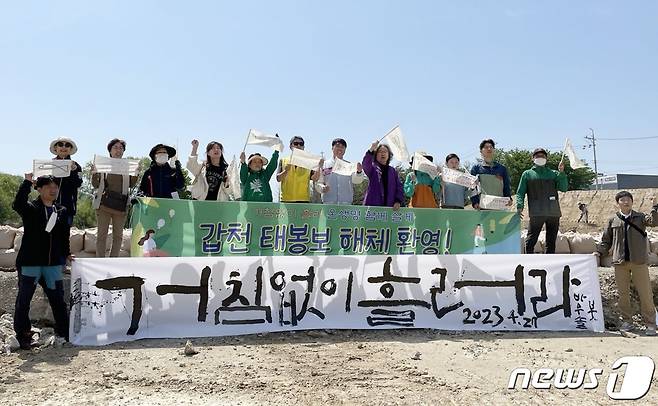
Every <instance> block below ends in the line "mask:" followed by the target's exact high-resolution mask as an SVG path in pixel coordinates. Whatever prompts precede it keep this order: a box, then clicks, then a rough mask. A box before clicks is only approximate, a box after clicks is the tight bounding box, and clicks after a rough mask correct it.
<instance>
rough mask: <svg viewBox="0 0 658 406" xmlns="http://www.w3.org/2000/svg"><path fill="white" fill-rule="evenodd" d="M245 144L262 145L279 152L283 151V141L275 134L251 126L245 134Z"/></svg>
mask: <svg viewBox="0 0 658 406" xmlns="http://www.w3.org/2000/svg"><path fill="white" fill-rule="evenodd" d="M247 144H248V145H263V146H265V147H270V148H272V149H275V150H277V151H279V152H282V151H283V142H282V141H281V138H279V137H277V136H276V135H270V134H265V133H263V132H260V131H258V130H254V129H253V128H252V129H251V130H249V135H247Z"/></svg>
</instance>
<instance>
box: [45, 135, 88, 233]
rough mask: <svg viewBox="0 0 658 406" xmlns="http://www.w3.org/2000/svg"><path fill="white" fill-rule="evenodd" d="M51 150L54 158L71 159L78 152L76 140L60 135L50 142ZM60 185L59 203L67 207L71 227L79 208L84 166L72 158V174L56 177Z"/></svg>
mask: <svg viewBox="0 0 658 406" xmlns="http://www.w3.org/2000/svg"><path fill="white" fill-rule="evenodd" d="M50 152H51V153H53V154H54V155H55V158H53V159H71V155H74V154H75V153H76V152H78V146H77V145H76V144H75V142H74V141H73V140H72V139H70V138H66V137H59V138H57V139H55V140H53V141H52V142H51V143H50ZM55 180H56V181H57V186H58V187H59V195H58V196H57V203H58V204H61V205H62V206H64V207H66V216H67V217H66V220H67V222H68V224H69V227H70V226H71V225H73V217H74V216H75V213H76V212H77V210H78V189H79V188H80V186H82V168H81V167H80V164H78V163H77V162H75V161H73V160H71V174H70V175H69V176H67V177H65V178H55Z"/></svg>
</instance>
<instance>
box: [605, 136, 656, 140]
mask: <svg viewBox="0 0 658 406" xmlns="http://www.w3.org/2000/svg"><path fill="white" fill-rule="evenodd" d="M654 138H658V135H656V136H651V137H629V138H597V141H601V140H603V141H632V140H651V139H654Z"/></svg>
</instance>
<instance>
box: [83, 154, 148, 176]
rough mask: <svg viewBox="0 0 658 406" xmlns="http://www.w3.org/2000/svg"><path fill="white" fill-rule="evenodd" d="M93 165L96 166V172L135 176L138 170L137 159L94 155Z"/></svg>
mask: <svg viewBox="0 0 658 406" xmlns="http://www.w3.org/2000/svg"><path fill="white" fill-rule="evenodd" d="M94 166H96V172H97V173H114V174H116V175H130V176H137V175H138V172H139V159H125V158H110V157H106V156H101V155H94Z"/></svg>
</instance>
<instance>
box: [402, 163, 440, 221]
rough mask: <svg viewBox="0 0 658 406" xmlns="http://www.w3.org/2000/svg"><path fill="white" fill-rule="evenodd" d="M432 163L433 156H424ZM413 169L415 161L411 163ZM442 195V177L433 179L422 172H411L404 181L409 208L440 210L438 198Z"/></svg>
mask: <svg viewBox="0 0 658 406" xmlns="http://www.w3.org/2000/svg"><path fill="white" fill-rule="evenodd" d="M423 156H424V157H425V158H427V159H428V160H429V161H430V162H433V158H432V156H431V155H425V154H423ZM409 164H410V165H411V166H412V167H413V159H412V160H411V162H410V163H409ZM440 193H441V177H440V176H437V177H436V178H434V179H432V177H431V176H430V175H428V174H427V173H425V172H422V171H415V170H411V172H409V174H408V175H407V177H406V179H405V180H404V195H405V196H406V197H407V198H409V207H416V208H423V207H424V208H434V209H436V208H438V207H439V204H438V202H437V198H436V197H437V196H439V194H440Z"/></svg>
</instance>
